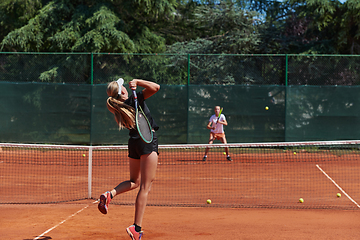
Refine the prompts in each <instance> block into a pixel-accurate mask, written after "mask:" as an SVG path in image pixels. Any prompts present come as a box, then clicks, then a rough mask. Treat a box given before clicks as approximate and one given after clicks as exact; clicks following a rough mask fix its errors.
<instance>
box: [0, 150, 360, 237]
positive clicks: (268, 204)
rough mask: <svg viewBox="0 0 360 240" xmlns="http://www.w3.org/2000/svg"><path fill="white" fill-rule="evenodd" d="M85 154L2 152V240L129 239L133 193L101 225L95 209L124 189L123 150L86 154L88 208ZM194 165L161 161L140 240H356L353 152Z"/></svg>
mask: <svg viewBox="0 0 360 240" xmlns="http://www.w3.org/2000/svg"><path fill="white" fill-rule="evenodd" d="M234 151H235V150H234ZM85 153H86V152H85ZM83 154H84V151H83V150H77V151H75V150H73V151H69V152H65V153H63V152H58V151H45V150H42V151H38V150H32V151H28V149H19V150H17V151H13V150H11V149H5V148H3V151H2V152H0V156H1V164H0V173H1V174H0V176H1V182H0V186H1V187H0V199H1V202H2V203H3V204H0V212H1V215H0V239H21V240H24V239H42V240H45V239H77V240H82V239H86V240H91V239H118V240H121V239H128V240H129V239H130V237H129V236H128V235H127V234H126V231H125V228H126V227H128V226H129V225H131V224H132V223H133V216H134V206H133V205H132V204H133V203H134V200H135V197H136V193H137V191H136V190H135V191H132V192H130V193H128V194H124V195H121V196H119V197H116V199H114V200H113V201H112V203H111V204H110V210H109V213H108V214H107V215H103V214H101V213H100V212H99V211H98V209H97V203H96V202H95V200H94V198H96V197H98V196H99V195H100V194H101V193H103V192H104V191H106V190H110V189H112V188H113V187H114V186H116V185H117V184H118V183H119V182H120V181H122V180H126V179H127V177H128V165H127V162H128V160H127V153H126V150H122V151H100V152H99V153H93V162H92V163H93V166H92V188H91V189H92V193H91V196H92V199H87V198H88V165H87V163H88V158H87V157H83ZM219 155H220V157H218V158H215V157H216V156H219ZM86 156H87V153H86ZM202 156H203V149H201V150H200V151H189V150H187V152H185V151H184V152H181V153H176V152H174V153H172V152H170V151H163V152H162V153H161V154H160V157H159V165H158V170H157V174H156V180H155V182H154V184H153V187H152V190H151V193H150V195H149V202H148V203H149V206H148V207H147V208H146V212H145V218H144V221H143V226H142V227H143V231H144V236H143V238H142V240H147V239H174V240H178V239H179V240H180V239H186V240H192V239H207V240H209V239H216V240H217V239H255V240H257V239H301V240H303V239H327V240H328V239H336V240H339V239H360V231H359V229H360V207H359V204H358V203H359V199H360V194H359V182H360V180H359V171H360V166H359V164H358V159H359V153H358V152H357V151H355V152H354V151H347V152H344V153H341V154H339V153H338V152H336V153H334V152H329V151H325V152H320V151H316V152H310V151H299V152H298V153H297V154H294V153H293V151H283V150H281V151H280V152H278V151H270V152H266V153H252V152H250V153H249V152H247V153H243V152H238V153H235V152H233V154H232V157H233V160H234V161H233V162H228V161H226V160H225V161H224V159H223V158H225V157H224V156H223V155H222V152H220V154H219V153H217V152H215V151H214V152H213V153H211V154H210V156H209V160H208V161H206V162H203V161H202ZM221 157H222V158H221ZM104 173H106V174H104ZM104 176H105V177H104ZM339 187H341V189H342V190H344V191H343V192H342V193H343V196H342V197H341V198H338V197H336V194H337V193H338V192H341V191H342V190H341V189H340V188H339ZM345 193H346V194H348V196H345ZM300 197H303V198H304V199H305V202H304V203H299V201H298V200H299V198H300ZM207 198H211V200H212V202H213V203H212V204H211V205H207V204H206V199H207ZM75 199H85V200H80V201H74V200H75ZM54 202H60V203H54ZM8 203H10V204H8ZM19 203H21V204H19ZM24 203H36V204H24ZM38 203H47V204H38ZM233 206H236V207H234V208H233Z"/></svg>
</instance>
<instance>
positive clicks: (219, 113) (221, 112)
mask: <svg viewBox="0 0 360 240" xmlns="http://www.w3.org/2000/svg"><path fill="white" fill-rule="evenodd" d="M222 110H223V108H221V109H220V112H219V116H218V118H217V119H216V123H215V124H216V125H215V129H216V128H217V123H218V121H219V119H220V116H221V113H222ZM215 129H214V130H215Z"/></svg>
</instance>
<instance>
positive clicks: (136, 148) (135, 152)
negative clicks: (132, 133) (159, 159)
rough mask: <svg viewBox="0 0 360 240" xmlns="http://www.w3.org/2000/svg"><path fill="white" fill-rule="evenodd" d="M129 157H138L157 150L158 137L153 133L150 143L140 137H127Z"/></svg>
mask: <svg viewBox="0 0 360 240" xmlns="http://www.w3.org/2000/svg"><path fill="white" fill-rule="evenodd" d="M128 150H129V156H128V157H129V158H134V159H140V156H141V155H145V154H149V153H152V152H156V153H157V154H158V155H159V152H158V139H157V137H156V136H155V134H154V138H153V140H152V142H151V143H144V142H143V141H142V140H141V139H140V138H137V139H134V138H129V141H128Z"/></svg>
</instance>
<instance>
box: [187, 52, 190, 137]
mask: <svg viewBox="0 0 360 240" xmlns="http://www.w3.org/2000/svg"><path fill="white" fill-rule="evenodd" d="M187 60H188V61H187V62H188V65H187V85H186V88H187V110H186V113H187V124H186V143H189V107H190V106H189V104H190V100H189V98H190V89H189V88H190V53H188V55H187Z"/></svg>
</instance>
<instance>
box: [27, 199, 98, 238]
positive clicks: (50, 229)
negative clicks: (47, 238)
mask: <svg viewBox="0 0 360 240" xmlns="http://www.w3.org/2000/svg"><path fill="white" fill-rule="evenodd" d="M98 201H99V200H96V201H95V202H93V203H92V204H94V203H97V202H98ZM89 206H90V204H88V205H87V206H85V207H83V208H82V209H80V210H79V211H77V212H76V213H74V214H72V215H70V216H68V217H67V218H66V219H65V220H63V221H61V222H60V223H58V224H57V225H55V226H53V227H52V228H49V229H48V230H46V231H45V232H43V233H42V234H40V235H39V236H37V237H36V238H34V240H36V239H39V238H41V237H43V236H44V235H45V234H47V233H48V232H50V231H52V230H54V229H55V228H57V227H58V226H60V225H61V224H63V223H64V222H66V221H67V220H69V219H70V218H72V217H73V216H75V215H76V214H78V213H81V212H82V211H84V210H85V209H86V208H88V207H89Z"/></svg>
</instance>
